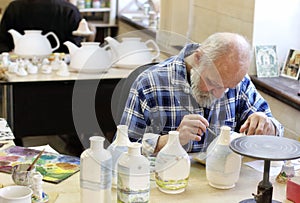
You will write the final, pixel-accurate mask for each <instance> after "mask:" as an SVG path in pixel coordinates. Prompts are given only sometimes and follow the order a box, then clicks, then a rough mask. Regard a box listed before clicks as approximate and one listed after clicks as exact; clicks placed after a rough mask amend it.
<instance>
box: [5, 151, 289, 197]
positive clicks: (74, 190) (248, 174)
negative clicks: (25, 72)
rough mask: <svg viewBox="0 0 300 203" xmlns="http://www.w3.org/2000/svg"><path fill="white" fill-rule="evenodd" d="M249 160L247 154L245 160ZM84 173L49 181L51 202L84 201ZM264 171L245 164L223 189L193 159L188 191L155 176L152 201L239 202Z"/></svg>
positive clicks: (277, 191) (281, 193)
mask: <svg viewBox="0 0 300 203" xmlns="http://www.w3.org/2000/svg"><path fill="white" fill-rule="evenodd" d="M247 160H248V161H249V159H248V158H246V157H245V158H244V161H247ZM79 176H80V173H79V172H78V173H76V174H74V175H73V176H71V177H69V178H68V179H66V180H64V181H63V182H61V183H59V184H52V183H47V182H45V183H44V184H43V189H44V191H45V192H46V193H47V194H48V195H49V198H50V199H49V203H63V202H70V203H80V184H79V179H80V178H79ZM262 176H263V174H262V173H260V172H258V171H256V170H254V169H252V168H250V167H248V166H246V165H244V164H243V166H242V169H241V174H240V178H239V181H238V182H237V184H236V186H235V187H234V188H232V189H229V190H219V189H215V188H212V187H211V186H209V185H208V182H207V179H206V174H205V166H204V165H202V164H199V163H198V162H192V167H191V173H190V179H189V183H188V186H187V188H186V191H185V192H183V193H181V194H178V195H169V194H164V193H162V192H160V191H159V190H158V189H157V188H156V186H155V181H154V179H153V174H152V176H151V191H150V202H152V203H155V202H166V203H167V202H192V201H195V202H210V203H220V202H239V201H241V200H245V199H249V198H252V195H251V194H252V193H256V190H257V185H258V183H259V182H260V181H261V180H262ZM0 180H1V184H3V185H4V186H7V185H12V184H13V181H12V178H11V176H10V175H9V174H5V173H0ZM270 181H271V182H272V184H273V199H274V200H277V201H281V202H283V203H291V201H288V200H286V198H285V187H286V185H285V184H280V183H277V182H276V181H275V177H271V179H270ZM112 202H116V190H115V189H112Z"/></svg>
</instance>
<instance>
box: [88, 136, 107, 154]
mask: <svg viewBox="0 0 300 203" xmlns="http://www.w3.org/2000/svg"><path fill="white" fill-rule="evenodd" d="M103 143H104V138H103V137H100V136H92V137H90V149H91V150H93V151H95V150H101V149H103Z"/></svg>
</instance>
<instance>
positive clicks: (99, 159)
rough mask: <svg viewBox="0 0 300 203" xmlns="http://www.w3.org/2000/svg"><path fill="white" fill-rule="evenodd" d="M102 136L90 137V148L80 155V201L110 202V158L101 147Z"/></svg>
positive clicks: (88, 202)
mask: <svg viewBox="0 0 300 203" xmlns="http://www.w3.org/2000/svg"><path fill="white" fill-rule="evenodd" d="M104 140H105V139H104V138H103V137H100V136H92V137H90V148H88V149H86V150H85V151H83V152H82V154H81V156H80V193H81V203H91V202H97V203H110V202H111V176H112V158H111V154H110V152H109V151H108V150H106V149H104V148H103V143H104Z"/></svg>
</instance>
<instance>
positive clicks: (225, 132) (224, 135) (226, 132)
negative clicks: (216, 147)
mask: <svg viewBox="0 0 300 203" xmlns="http://www.w3.org/2000/svg"><path fill="white" fill-rule="evenodd" d="M219 144H220V145H229V144H230V127H228V126H222V127H221V133H220V137H219Z"/></svg>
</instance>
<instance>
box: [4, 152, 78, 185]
mask: <svg viewBox="0 0 300 203" xmlns="http://www.w3.org/2000/svg"><path fill="white" fill-rule="evenodd" d="M39 152H40V151H39V150H35V149H30V148H26V147H20V146H11V147H9V148H7V149H4V150H2V151H0V172H5V173H11V172H12V167H13V166H14V165H16V164H20V163H32V162H33V160H34V158H35V157H36V156H37V155H38V154H39ZM35 167H36V170H37V171H39V172H40V173H41V174H42V175H43V180H44V181H47V182H52V183H59V182H61V181H63V180H65V179H66V178H68V177H70V176H71V175H73V174H74V173H76V172H78V171H79V169H80V158H78V157H75V156H69V155H63V154H55V153H50V152H44V153H43V155H42V156H41V157H40V158H39V160H38V161H37V163H36V165H35Z"/></svg>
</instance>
